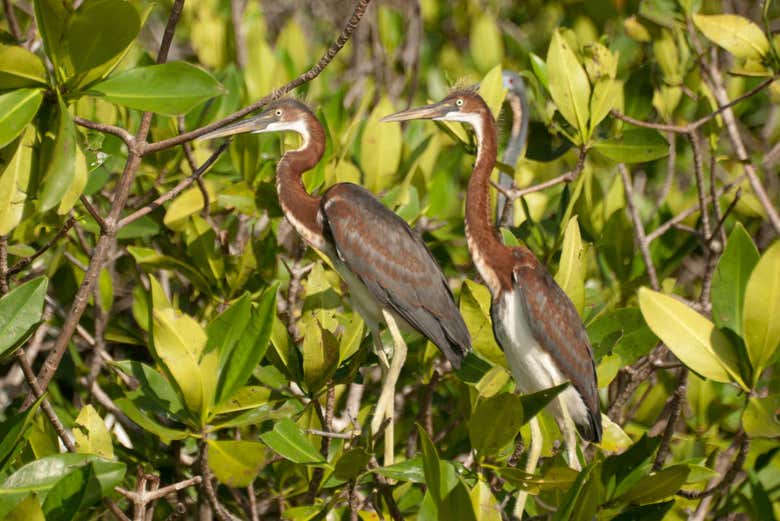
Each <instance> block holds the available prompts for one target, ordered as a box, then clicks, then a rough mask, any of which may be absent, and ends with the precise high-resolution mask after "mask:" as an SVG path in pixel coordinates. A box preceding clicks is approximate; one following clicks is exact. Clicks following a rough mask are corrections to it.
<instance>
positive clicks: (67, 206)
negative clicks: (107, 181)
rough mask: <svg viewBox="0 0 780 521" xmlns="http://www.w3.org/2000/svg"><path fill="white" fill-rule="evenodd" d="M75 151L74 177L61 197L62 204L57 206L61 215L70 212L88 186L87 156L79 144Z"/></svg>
mask: <svg viewBox="0 0 780 521" xmlns="http://www.w3.org/2000/svg"><path fill="white" fill-rule="evenodd" d="M75 152H76V154H75V156H74V158H73V161H74V167H73V179H72V180H71V182H70V185H69V186H68V189H67V190H66V191H65V194H64V195H63V196H62V199H60V204H59V206H58V207H57V213H58V214H59V215H65V214H66V213H68V212H70V210H71V209H72V208H73V206H75V204H76V203H77V202H78V200H79V197H81V194H82V193H83V192H84V188H85V187H86V186H87V158H86V157H84V153H83V152H82V151H81V148H80V147H79V146H78V145H76V148H75Z"/></svg>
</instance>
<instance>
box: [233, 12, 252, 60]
mask: <svg viewBox="0 0 780 521" xmlns="http://www.w3.org/2000/svg"><path fill="white" fill-rule="evenodd" d="M245 7H246V2H245V0H230V22H231V23H232V24H233V46H234V47H235V49H236V65H238V68H239V69H242V70H243V69H244V67H246V63H247V56H248V54H249V53H248V52H247V48H246V37H245V36H244V24H243V23H242V20H241V19H242V18H243V16H244V8H245Z"/></svg>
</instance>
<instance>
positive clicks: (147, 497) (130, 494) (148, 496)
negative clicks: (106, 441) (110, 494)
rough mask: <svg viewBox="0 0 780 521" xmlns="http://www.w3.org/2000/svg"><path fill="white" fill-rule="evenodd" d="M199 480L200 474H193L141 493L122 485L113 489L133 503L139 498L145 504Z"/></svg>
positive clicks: (194, 483)
mask: <svg viewBox="0 0 780 521" xmlns="http://www.w3.org/2000/svg"><path fill="white" fill-rule="evenodd" d="M201 481H202V479H201V477H200V476H195V477H192V478H190V479H185V480H184V481H179V482H178V483H174V484H173V485H168V486H166V487H162V488H158V489H157V490H153V491H144V492H142V493H139V492H136V491H134V490H126V489H124V488H122V487H114V490H116V491H117V492H119V493H120V494H122V495H123V496H125V497H126V498H127V499H129V500H130V501H132V502H133V503H135V502H136V500H140V501H142V502H143V503H144V504H146V503H149V502H151V501H156V500H158V499H160V498H164V497H165V496H167V495H168V494H171V493H173V492H178V491H179V490H184V489H185V488H188V487H191V486H193V485H199V484H200V483H201Z"/></svg>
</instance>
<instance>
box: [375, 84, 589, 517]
mask: <svg viewBox="0 0 780 521" xmlns="http://www.w3.org/2000/svg"><path fill="white" fill-rule="evenodd" d="M411 119H433V120H446V121H459V122H461V123H466V124H467V125H470V126H471V127H472V129H473V130H474V133H475V136H476V142H477V159H476V163H475V165H474V170H473V172H472V174H471V178H470V179H469V184H468V189H467V192H466V239H467V242H468V246H469V251H470V252H471V257H472V259H473V260H474V264H475V266H476V268H477V271H478V272H479V274H480V276H481V277H482V279H483V280H484V281H485V283H486V284H487V286H488V288H489V289H490V293H491V294H492V297H493V300H492V304H491V309H490V313H491V318H492V320H493V331H494V334H495V337H496V340H497V341H498V344H499V345H500V346H501V348H502V349H503V351H504V355H505V356H506V359H507V362H508V364H509V368H510V370H511V372H512V376H513V377H514V379H515V382H516V384H517V386H518V388H519V389H520V390H521V391H522V392H524V393H532V392H536V391H540V390H543V389H548V388H550V387H553V386H556V385H559V384H562V383H564V382H567V381H568V382H570V384H571V385H569V386H568V387H567V388H566V389H564V390H563V391H562V392H561V394H559V395H558V397H557V398H556V399H555V400H554V401H553V402H552V403H551V404H550V406H549V407H550V410H551V412H552V413H553V415H554V416H555V418H556V420H558V423H559V425H561V430H562V432H563V434H564V440H565V442H566V446H567V451H568V457H569V465H570V466H572V467H574V468H579V460H578V459H577V452H576V435H575V434H574V429H573V428H572V426H571V423H572V422H573V423H574V426H576V429H577V430H578V431H579V433H580V436H582V438H583V439H584V440H587V441H594V442H598V441H600V440H601V413H600V411H599V397H598V389H597V386H596V367H595V363H594V361H593V353H592V351H591V347H590V343H589V341H588V336H587V333H586V332H585V326H584V325H583V323H582V320H581V319H580V317H579V315H578V313H577V309H576V308H575V307H574V304H572V302H571V300H570V299H569V297H568V296H566V293H564V291H563V290H562V289H561V287H560V286H558V284H557V283H556V282H555V280H554V279H553V278H552V276H551V275H550V273H549V271H548V270H547V268H545V266H544V265H543V264H541V263H540V262H539V261H538V260H537V259H536V257H535V256H534V255H533V253H531V251H530V250H528V249H527V248H525V247H522V246H520V247H508V246H506V245H504V244H503V243H502V242H501V239H500V238H499V235H498V232H497V230H496V228H495V227H494V226H493V224H492V222H491V209H490V197H489V195H490V194H489V190H490V174H491V172H492V171H493V167H494V166H495V164H496V154H497V150H496V149H497V146H496V122H495V120H494V118H493V114H492V113H491V112H490V109H489V108H488V106H487V105H486V104H485V102H484V100H483V99H482V98H481V97H480V96H479V94H477V93H476V92H474V91H472V90H458V91H455V92H453V93H452V94H450V95H449V96H447V97H446V98H444V100H442V101H440V102H438V103H434V104H431V105H427V106H424V107H420V108H415V109H409V110H406V111H401V112H398V113H396V114H392V115H390V116H386V117H385V118H384V119H383V121H407V120H411ZM531 428H532V435H531V450H530V451H529V461H528V467H527V468H529V467H531V462H532V461H531V460H533V465H532V467H533V468H535V466H536V460H538V457H539V453H540V452H541V445H540V441H541V431H540V429H539V425H538V422H537V421H536V420H532V422H531ZM534 453H535V454H534ZM524 502H525V500H524V499H523V503H524Z"/></svg>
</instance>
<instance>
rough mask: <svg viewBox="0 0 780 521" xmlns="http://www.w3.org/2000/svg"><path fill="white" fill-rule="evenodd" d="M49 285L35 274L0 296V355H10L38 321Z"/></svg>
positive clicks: (45, 279)
mask: <svg viewBox="0 0 780 521" xmlns="http://www.w3.org/2000/svg"><path fill="white" fill-rule="evenodd" d="M48 284H49V280H48V279H47V278H46V277H38V278H37V279H33V280H31V281H28V282H25V283H24V284H22V285H20V286H17V287H15V288H14V289H13V290H11V291H10V292H8V293H7V294H5V295H3V296H2V297H1V298H0V358H4V357H7V356H10V355H11V354H12V353H13V351H14V350H15V349H14V348H16V347H19V346H20V345H21V344H20V343H21V342H22V341H24V340H25V339H26V338H27V337H28V336H29V335H30V334H31V333H32V330H33V329H34V328H35V327H36V326H37V325H38V323H39V322H40V321H41V317H42V316H43V303H44V300H45V298H46V288H47V286H48Z"/></svg>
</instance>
